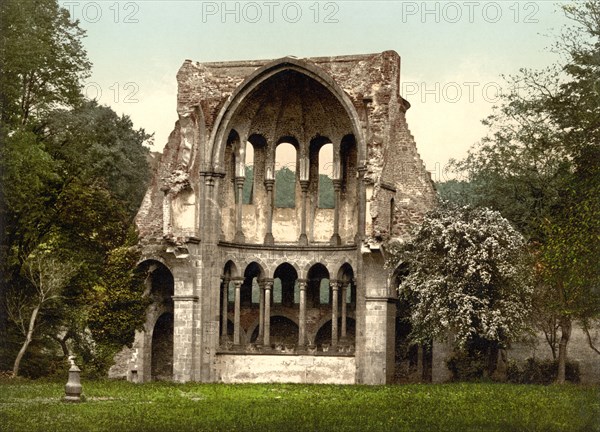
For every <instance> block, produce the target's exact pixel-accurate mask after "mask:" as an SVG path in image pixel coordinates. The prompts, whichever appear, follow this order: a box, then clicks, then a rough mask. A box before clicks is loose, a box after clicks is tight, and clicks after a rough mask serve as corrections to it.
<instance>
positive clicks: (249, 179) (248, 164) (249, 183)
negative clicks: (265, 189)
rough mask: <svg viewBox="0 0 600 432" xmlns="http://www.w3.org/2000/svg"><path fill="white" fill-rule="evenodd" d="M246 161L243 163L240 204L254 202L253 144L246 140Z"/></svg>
mask: <svg viewBox="0 0 600 432" xmlns="http://www.w3.org/2000/svg"><path fill="white" fill-rule="evenodd" d="M245 153H246V161H245V163H244V171H245V179H244V189H243V191H242V204H252V203H253V202H254V177H255V176H254V165H255V160H254V146H253V145H252V143H251V142H250V141H248V142H246V152H245Z"/></svg>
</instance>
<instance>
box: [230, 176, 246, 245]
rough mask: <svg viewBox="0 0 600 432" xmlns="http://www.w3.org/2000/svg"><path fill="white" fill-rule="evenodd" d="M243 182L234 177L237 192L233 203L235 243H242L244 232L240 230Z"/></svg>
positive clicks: (241, 178)
mask: <svg viewBox="0 0 600 432" xmlns="http://www.w3.org/2000/svg"><path fill="white" fill-rule="evenodd" d="M244 181H245V177H243V176H236V177H235V187H236V192H237V201H236V203H235V214H236V216H235V237H234V239H233V241H234V242H235V243H244V241H245V238H244V231H243V229H242V203H243V201H244Z"/></svg>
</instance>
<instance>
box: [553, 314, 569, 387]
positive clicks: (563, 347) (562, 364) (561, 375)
mask: <svg viewBox="0 0 600 432" xmlns="http://www.w3.org/2000/svg"><path fill="white" fill-rule="evenodd" d="M560 333H561V334H560V342H559V344H558V374H557V376H556V383H557V384H564V383H565V369H566V364H567V344H568V343H569V338H570V337H571V318H569V317H561V319H560Z"/></svg>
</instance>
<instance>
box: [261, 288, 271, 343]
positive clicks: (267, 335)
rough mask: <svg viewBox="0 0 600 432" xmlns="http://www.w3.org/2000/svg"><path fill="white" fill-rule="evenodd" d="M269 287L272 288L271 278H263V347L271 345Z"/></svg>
mask: <svg viewBox="0 0 600 432" xmlns="http://www.w3.org/2000/svg"><path fill="white" fill-rule="evenodd" d="M271 288H273V279H265V286H264V289H265V300H264V301H265V317H264V318H265V328H264V332H265V334H264V342H263V345H264V346H265V348H269V347H270V346H271Z"/></svg>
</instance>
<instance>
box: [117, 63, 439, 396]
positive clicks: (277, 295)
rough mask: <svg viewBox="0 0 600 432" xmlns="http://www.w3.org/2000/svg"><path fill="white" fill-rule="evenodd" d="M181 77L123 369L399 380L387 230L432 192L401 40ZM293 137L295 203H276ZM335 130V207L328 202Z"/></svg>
mask: <svg viewBox="0 0 600 432" xmlns="http://www.w3.org/2000/svg"><path fill="white" fill-rule="evenodd" d="M177 81H178V85H179V90H178V98H177V113H178V116H179V120H178V121H177V122H176V124H175V128H174V130H173V132H172V133H171V135H170V137H169V141H168V143H167V145H166V147H165V149H164V152H163V154H162V157H161V159H160V161H159V163H158V164H157V167H156V171H155V173H154V178H153V182H152V184H151V186H150V188H149V189H148V192H147V194H146V197H145V198H144V201H143V204H142V206H141V208H140V211H139V213H138V216H137V226H138V228H139V232H140V237H141V245H142V247H143V260H142V262H141V263H140V266H142V267H143V268H144V269H145V270H146V271H147V273H148V279H147V283H148V295H151V296H152V298H153V300H154V302H153V304H152V306H151V307H150V308H149V310H148V315H147V322H146V327H145V331H144V332H140V333H139V334H137V335H136V341H135V344H134V347H133V349H132V351H131V359H130V360H129V365H128V378H129V379H135V380H137V381H148V380H152V379H173V380H175V381H202V382H219V381H221V382H277V381H279V382H281V381H288V382H290V381H291V382H331V383H365V384H383V383H386V382H390V381H391V380H392V379H393V375H394V369H395V358H394V356H395V345H396V342H397V341H396V335H395V331H396V325H397V323H396V315H397V312H396V309H397V306H396V293H395V290H394V287H393V283H392V282H391V281H392V277H391V276H390V275H389V272H388V271H387V270H386V269H385V268H384V258H385V257H384V253H385V251H384V250H382V247H381V245H382V243H383V242H385V241H386V240H388V239H389V238H390V237H402V236H405V235H407V232H408V230H409V228H410V226H411V224H413V223H415V222H418V221H419V220H420V219H421V218H422V216H423V215H424V213H425V212H426V211H427V210H428V209H430V208H431V207H432V206H433V205H434V197H435V191H434V187H433V184H432V181H431V179H430V176H429V174H428V173H427V171H426V170H425V167H424V165H423V163H422V161H421V159H420V157H419V155H418V153H417V149H416V146H415V142H414V139H413V137H412V135H411V134H410V131H409V129H408V126H407V123H406V119H405V114H406V111H407V109H408V108H409V106H410V105H409V103H408V102H407V101H406V100H404V99H403V98H402V97H401V96H400V94H399V89H400V57H399V56H398V54H396V53H395V52H393V51H386V52H383V53H379V54H368V55H355V56H340V57H319V58H307V59H298V58H295V57H285V58H282V59H278V60H268V61H239V62H220V63H196V62H192V61H190V60H186V61H185V62H184V63H183V65H182V66H181V68H180V70H179V72H178V74H177ZM283 143H287V144H291V146H293V148H294V149H295V161H296V162H295V163H292V164H291V165H292V166H291V167H290V168H291V170H292V171H293V172H294V173H295V174H294V175H295V178H296V181H295V197H294V203H295V204H294V206H293V207H291V208H290V207H289V206H288V207H285V208H284V207H278V206H276V205H274V191H275V190H276V189H277V187H278V186H277V184H276V180H277V177H276V172H277V170H278V169H279V168H280V166H278V162H277V160H276V159H277V157H276V155H277V152H276V148H277V146H278V145H280V144H283ZM328 144H332V147H333V151H332V158H333V159H332V161H331V165H332V170H331V172H332V174H331V177H332V183H333V189H334V203H335V204H334V205H333V208H324V207H322V206H321V205H320V204H319V201H318V187H319V186H318V183H319V167H320V165H322V163H323V161H319V157H320V150H321V149H322V148H323V146H325V145H328ZM247 146H252V153H253V155H254V160H253V162H249V161H248V160H247V159H246V155H247V154H248V150H247V149H248V147H247ZM250 163H251V164H252V165H253V177H252V179H251V180H252V181H251V187H252V194H251V198H250V199H249V202H247V201H246V199H245V198H244V197H243V190H244V188H245V187H248V186H247V183H248V182H247V181H246V176H247V171H246V170H245V166H247V165H249V164H250ZM245 184H246V186H245ZM171 332H172V333H171ZM430 363H432V364H437V363H439V362H437V363H436V361H435V359H434V360H433V361H431V360H430ZM170 371H172V373H171V376H168V375H169V372H170Z"/></svg>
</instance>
